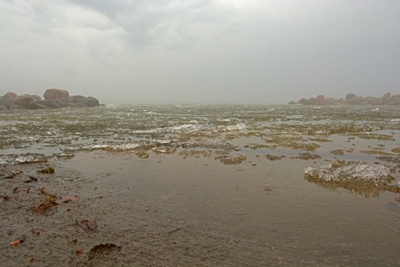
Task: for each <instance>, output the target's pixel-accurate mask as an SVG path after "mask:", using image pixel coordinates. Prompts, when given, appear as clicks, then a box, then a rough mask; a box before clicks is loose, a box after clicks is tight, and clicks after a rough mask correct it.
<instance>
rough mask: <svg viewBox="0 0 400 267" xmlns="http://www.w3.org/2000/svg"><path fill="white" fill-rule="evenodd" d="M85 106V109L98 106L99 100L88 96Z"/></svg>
mask: <svg viewBox="0 0 400 267" xmlns="http://www.w3.org/2000/svg"><path fill="white" fill-rule="evenodd" d="M85 105H86V106H87V107H97V106H98V105H99V100H97V99H96V98H94V97H92V96H89V97H88V98H87V99H86V101H85Z"/></svg>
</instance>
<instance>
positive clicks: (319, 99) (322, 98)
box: [315, 95, 325, 105]
mask: <svg viewBox="0 0 400 267" xmlns="http://www.w3.org/2000/svg"><path fill="white" fill-rule="evenodd" d="M315 101H316V102H317V104H318V105H323V104H325V96H324V95H319V96H317V98H316V99H315Z"/></svg>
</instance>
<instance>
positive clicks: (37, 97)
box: [31, 95, 42, 100]
mask: <svg viewBox="0 0 400 267" xmlns="http://www.w3.org/2000/svg"><path fill="white" fill-rule="evenodd" d="M31 96H32V97H33V98H34V99H35V100H42V98H41V97H40V96H38V95H31Z"/></svg>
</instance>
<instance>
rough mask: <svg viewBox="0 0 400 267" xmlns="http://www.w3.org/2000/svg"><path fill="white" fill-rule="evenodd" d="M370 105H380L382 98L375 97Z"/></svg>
mask: <svg viewBox="0 0 400 267" xmlns="http://www.w3.org/2000/svg"><path fill="white" fill-rule="evenodd" d="M371 105H382V100H381V99H380V98H375V99H374V100H373V101H372V102H371Z"/></svg>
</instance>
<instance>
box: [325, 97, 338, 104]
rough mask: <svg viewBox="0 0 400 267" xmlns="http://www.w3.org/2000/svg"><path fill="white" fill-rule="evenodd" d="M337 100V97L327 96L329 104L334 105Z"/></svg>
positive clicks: (326, 99)
mask: <svg viewBox="0 0 400 267" xmlns="http://www.w3.org/2000/svg"><path fill="white" fill-rule="evenodd" d="M335 102H336V99H335V98H333V97H327V98H325V104H327V105H334V104H335Z"/></svg>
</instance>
